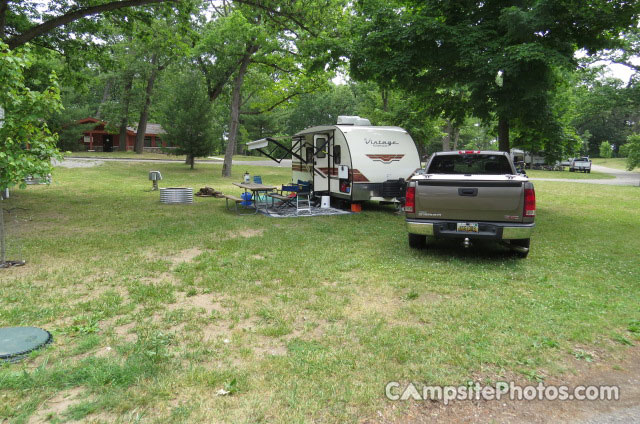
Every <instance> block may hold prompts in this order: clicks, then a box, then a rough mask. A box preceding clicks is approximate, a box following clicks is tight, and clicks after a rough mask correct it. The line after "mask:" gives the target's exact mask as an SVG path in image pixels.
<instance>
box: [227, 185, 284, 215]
mask: <svg viewBox="0 0 640 424" xmlns="http://www.w3.org/2000/svg"><path fill="white" fill-rule="evenodd" d="M233 185H234V186H236V187H240V188H242V189H244V192H245V193H246V192H248V191H250V192H251V193H252V198H253V204H254V205H255V208H256V213H258V208H259V207H260V206H259V204H258V197H259V195H260V193H264V196H265V199H266V197H267V194H268V193H269V192H270V191H273V190H275V189H276V187H275V186H270V185H264V184H257V183H233ZM264 210H265V212H267V202H266V200H265V202H264Z"/></svg>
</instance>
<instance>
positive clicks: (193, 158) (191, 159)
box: [189, 155, 196, 169]
mask: <svg viewBox="0 0 640 424" xmlns="http://www.w3.org/2000/svg"><path fill="white" fill-rule="evenodd" d="M195 162H196V158H195V156H193V155H190V156H189V165H191V169H193V167H194V165H195Z"/></svg>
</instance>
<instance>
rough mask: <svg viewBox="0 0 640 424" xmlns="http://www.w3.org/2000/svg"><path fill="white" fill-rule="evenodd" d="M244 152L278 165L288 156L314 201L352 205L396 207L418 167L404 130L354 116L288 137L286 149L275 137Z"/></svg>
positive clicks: (295, 175)
mask: <svg viewBox="0 0 640 424" xmlns="http://www.w3.org/2000/svg"><path fill="white" fill-rule="evenodd" d="M247 147H248V149H249V150H258V151H259V152H261V153H263V154H264V155H265V156H267V157H269V158H271V159H273V160H275V161H276V162H280V161H282V160H283V159H286V158H288V157H289V156H290V157H291V158H292V164H291V171H292V179H293V181H294V182H295V181H305V182H311V183H312V187H313V191H314V193H315V195H316V196H321V195H329V196H331V197H334V198H338V199H343V200H347V201H350V202H360V201H364V200H374V201H384V202H400V201H401V200H400V198H401V197H403V196H404V181H405V180H407V179H408V178H409V177H410V176H411V175H413V173H414V172H415V171H416V170H417V169H418V168H420V156H419V154H418V149H417V148H416V145H415V143H414V141H413V139H412V138H411V136H410V135H409V133H408V132H407V131H405V130H404V129H402V128H399V127H382V126H380V127H379V126H373V125H371V123H370V122H369V120H367V119H364V118H360V117H357V116H340V117H338V123H337V124H336V125H324V126H317V127H311V128H307V129H305V130H303V131H300V132H299V133H297V134H295V135H293V136H291V147H290V148H289V147H287V146H285V145H284V144H283V143H281V142H280V140H276V139H274V138H263V139H261V140H256V141H252V142H250V143H247ZM278 151H279V152H280V154H279V155H276V152H278Z"/></svg>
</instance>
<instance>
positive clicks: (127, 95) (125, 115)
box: [118, 72, 133, 152]
mask: <svg viewBox="0 0 640 424" xmlns="http://www.w3.org/2000/svg"><path fill="white" fill-rule="evenodd" d="M125 78H126V80H125V82H124V97H123V99H122V101H123V105H122V119H120V135H119V136H118V137H119V138H118V140H119V141H118V146H119V148H120V151H122V152H126V151H127V125H128V124H129V104H130V103H131V90H132V88H133V72H131V73H130V74H127V75H126V77H125Z"/></svg>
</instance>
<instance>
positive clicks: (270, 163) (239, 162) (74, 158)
mask: <svg viewBox="0 0 640 424" xmlns="http://www.w3.org/2000/svg"><path fill="white" fill-rule="evenodd" d="M64 159H65V160H68V161H94V162H96V161H97V162H101V161H103V162H146V163H184V161H183V160H179V159H136V158H132V159H130V158H108V157H79V156H67V157H65V158H64ZM222 162H223V160H222V159H217V158H216V159H197V160H196V163H222ZM233 164H234V165H247V166H275V167H279V168H291V159H285V160H283V161H282V162H280V163H276V162H274V161H272V160H270V159H267V160H234V161H233Z"/></svg>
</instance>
